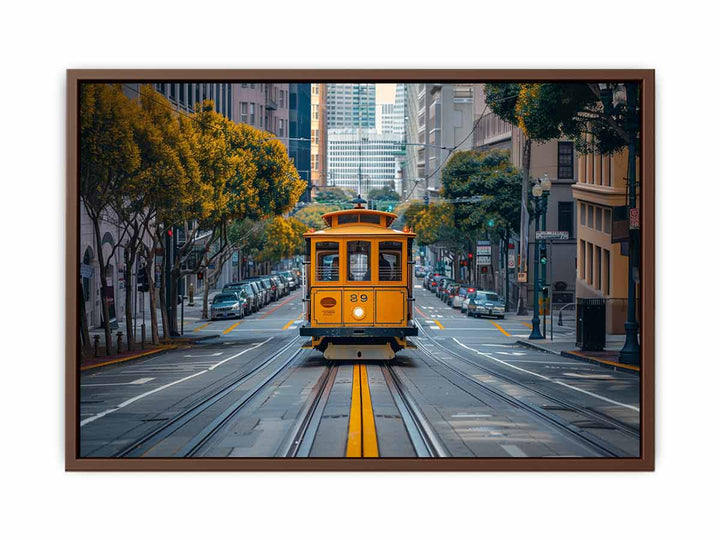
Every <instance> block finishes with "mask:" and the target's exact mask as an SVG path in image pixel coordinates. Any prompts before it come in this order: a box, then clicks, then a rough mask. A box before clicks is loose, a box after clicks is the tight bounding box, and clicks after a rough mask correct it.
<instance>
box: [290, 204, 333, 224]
mask: <svg viewBox="0 0 720 540" xmlns="http://www.w3.org/2000/svg"><path fill="white" fill-rule="evenodd" d="M341 209H342V207H340V206H336V205H331V204H318V203H310V204H306V205H305V206H303V207H302V208H300V209H299V210H298V211H297V212H295V213H294V214H293V217H294V218H295V219H297V220H299V221H301V222H302V223H304V224H305V225H306V226H307V227H309V228H311V229H316V230H319V229H324V228H325V227H326V225H325V222H324V221H323V219H322V216H323V215H325V214H327V213H328V212H334V211H336V210H341Z"/></svg>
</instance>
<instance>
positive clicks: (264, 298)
mask: <svg viewBox="0 0 720 540" xmlns="http://www.w3.org/2000/svg"><path fill="white" fill-rule="evenodd" d="M248 282H249V283H250V285H252V286H253V287H255V290H256V293H257V294H258V295H259V296H260V307H261V308H262V307H265V306H267V305H268V304H269V303H270V290H269V289H266V288H265V286H264V285H263V283H262V280H261V279H258V278H251V279H249V280H248Z"/></svg>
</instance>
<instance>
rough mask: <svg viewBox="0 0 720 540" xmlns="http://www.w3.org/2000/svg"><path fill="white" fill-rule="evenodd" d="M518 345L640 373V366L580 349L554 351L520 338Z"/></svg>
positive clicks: (627, 371) (626, 371) (618, 369)
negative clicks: (587, 352)
mask: <svg viewBox="0 0 720 540" xmlns="http://www.w3.org/2000/svg"><path fill="white" fill-rule="evenodd" d="M515 343H516V344H517V345H522V346H524V347H527V348H529V349H536V350H538V351H543V352H546V353H550V354H555V355H557V356H562V357H564V358H571V359H572V360H581V361H583V362H589V363H591V364H596V365H598V366H603V367H606V368H610V369H614V370H616V371H622V372H624V373H633V374H635V375H639V374H640V368H639V367H636V366H628V365H625V364H620V363H619V362H612V361H611V360H600V359H599V358H593V357H592V356H590V355H586V354H583V353H581V352H579V351H561V352H558V351H554V350H552V349H550V348H548V347H543V346H542V345H539V344H537V343H532V342H531V341H526V340H522V339H518V340H517V341H516V342H515Z"/></svg>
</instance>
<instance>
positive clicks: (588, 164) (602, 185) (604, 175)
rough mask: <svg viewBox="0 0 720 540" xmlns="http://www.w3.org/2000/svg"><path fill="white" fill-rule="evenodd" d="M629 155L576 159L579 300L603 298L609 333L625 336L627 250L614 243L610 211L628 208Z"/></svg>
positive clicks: (590, 155)
mask: <svg viewBox="0 0 720 540" xmlns="http://www.w3.org/2000/svg"><path fill="white" fill-rule="evenodd" d="M627 165H628V155H627V150H625V151H623V152H622V153H618V154H616V155H614V156H601V155H598V154H588V155H579V157H578V160H577V166H578V182H577V184H575V185H574V186H573V196H574V197H575V199H576V201H577V230H578V243H577V260H578V263H577V279H576V290H577V296H578V297H581V298H582V297H586V298H605V299H607V310H606V327H607V332H608V333H609V334H622V333H624V332H625V328H624V326H623V325H624V323H625V319H626V312H627V290H628V257H627V253H626V250H627V248H626V246H624V245H623V243H621V242H615V243H613V241H612V232H613V207H622V206H626V205H627V200H626V192H627V180H626V178H627V168H628V167H627Z"/></svg>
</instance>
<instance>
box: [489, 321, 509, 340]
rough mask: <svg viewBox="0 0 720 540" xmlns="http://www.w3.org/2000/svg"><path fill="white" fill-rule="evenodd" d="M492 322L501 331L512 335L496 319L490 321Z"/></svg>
mask: <svg viewBox="0 0 720 540" xmlns="http://www.w3.org/2000/svg"><path fill="white" fill-rule="evenodd" d="M490 322H491V323H493V324H494V325H495V328H497V329H498V330H500V331H501V332H502V333H503V334H505V335H506V336H507V337H510V334H509V333H508V332H507V330H505V329H504V328H503V327H502V326H500V325H499V324H498V323H496V322H495V321H490Z"/></svg>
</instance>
